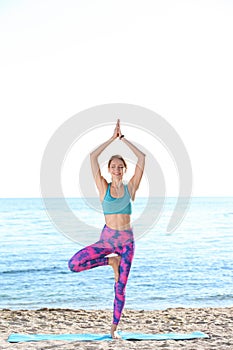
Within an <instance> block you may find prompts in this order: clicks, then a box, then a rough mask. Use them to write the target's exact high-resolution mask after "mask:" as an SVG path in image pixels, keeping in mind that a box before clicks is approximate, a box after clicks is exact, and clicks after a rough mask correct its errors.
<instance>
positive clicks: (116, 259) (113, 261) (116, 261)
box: [108, 255, 121, 283]
mask: <svg viewBox="0 0 233 350" xmlns="http://www.w3.org/2000/svg"><path fill="white" fill-rule="evenodd" d="M120 263H121V256H119V255H118V256H111V257H110V258H108V264H109V265H110V266H112V268H113V271H114V276H115V281H116V283H117V282H118V280H119V267H120Z"/></svg>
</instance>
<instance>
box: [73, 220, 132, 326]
mask: <svg viewBox="0 0 233 350" xmlns="http://www.w3.org/2000/svg"><path fill="white" fill-rule="evenodd" d="M111 253H116V254H118V255H120V256H121V262H120V270H119V271H120V275H119V280H118V282H117V283H115V299H114V311H113V324H116V325H117V324H118V323H119V321H120V317H121V314H122V310H123V307H124V304H125V288H126V283H127V280H128V276H129V272H130V267H131V264H132V260H133V255H134V236H133V231H132V230H131V229H129V230H125V231H120V230H113V229H111V228H109V227H108V226H106V225H105V226H104V228H103V230H102V233H101V236H100V240H99V241H98V242H96V243H94V244H91V245H89V246H87V247H85V248H83V249H81V250H80V251H79V252H77V253H76V254H75V255H74V256H73V257H72V258H71V259H70V260H69V263H68V265H69V269H70V270H71V271H73V272H81V271H85V270H89V269H92V268H93V267H97V266H104V265H108V258H106V257H105V256H106V255H108V254H111Z"/></svg>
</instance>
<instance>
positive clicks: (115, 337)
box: [111, 324, 121, 339]
mask: <svg viewBox="0 0 233 350" xmlns="http://www.w3.org/2000/svg"><path fill="white" fill-rule="evenodd" d="M116 329H117V325H116V324H112V327H111V337H112V338H113V339H121V336H120V335H119V334H118V333H117V331H116Z"/></svg>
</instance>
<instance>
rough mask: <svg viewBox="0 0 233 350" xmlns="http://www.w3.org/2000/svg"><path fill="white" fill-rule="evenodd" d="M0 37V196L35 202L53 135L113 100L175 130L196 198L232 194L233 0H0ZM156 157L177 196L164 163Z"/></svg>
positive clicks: (69, 188)
mask: <svg viewBox="0 0 233 350" xmlns="http://www.w3.org/2000/svg"><path fill="white" fill-rule="evenodd" d="M0 33H1V34H0V49H1V53H0V116H1V128H0V147H1V172H0V179H1V181H0V197H39V196H40V183H39V182H40V179H39V176H40V163H41V158H42V155H43V152H44V149H45V147H46V145H47V143H48V141H49V139H50V137H51V136H52V134H53V133H54V132H55V130H56V129H57V128H58V127H59V126H60V125H61V124H62V123H63V122H65V121H66V120H67V119H69V118H70V117H72V116H73V115H75V114H76V113H78V112H80V111H82V110H84V109H86V108H90V107H93V106H95V105H100V104H105V103H113V102H114V103H117V102H123V103H130V104H136V105H140V106H143V107H146V108H149V109H151V110H153V111H155V112H156V113H158V114H159V115H161V116H162V117H163V118H165V119H166V120H167V121H168V122H169V123H170V124H171V125H172V126H173V127H174V128H175V129H176V131H177V132H178V134H179V135H180V137H181V138H182V140H183V142H184V144H185V146H186V148H187V150H188V152H189V155H190V158H191V161H192V167H193V175H194V188H193V195H194V196H205V195H207V196H208V195H210V196H221V195H222V196H225V195H227V196H228V195H233V186H232V179H233V170H232V160H231V159H232V156H231V152H232V150H233V140H232V139H233V138H232V127H231V124H232V123H231V119H232V116H233V103H232V100H233V64H232V62H233V45H232V41H233V2H232V1H230V0H228V1H227V0H218V1H216V0H209V1H207V0H192V1H191V0H183V1H181V0H178V1H175V0H151V1H149V0H143V1H142V0H141V1H138V0H133V1H132V0H128V1H126V0H118V1H113V0H99V1H96V0H89V1H87V0H82V1H78V0H73V1H72V0H70V1H61V0H40V1H35V0H34V1H33V0H30V1H29V0H25V1H20V0H17V1H13V0H2V1H1V2H0ZM108 136H111V135H107V137H108ZM129 138H130V136H129ZM100 139H101V136H100ZM102 139H103V141H104V140H105V139H106V135H102ZM161 154H162V153H161ZM161 154H160V158H163V157H161ZM155 157H156V155H155ZM158 157H159V155H158ZM71 158H72V157H71ZM165 159H166V160H167V161H165ZM161 162H163V163H164V164H163V165H164V173H166V176H167V178H166V181H167V182H168V194H169V195H173V194H174V193H176V192H177V179H176V176H174V174H175V173H174V170H173V165H172V162H170V160H169V158H168V157H165V156H164V158H163V160H162V159H161ZM169 162H170V163H171V164H170V165H169ZM67 164H69V162H67ZM67 166H68V165H67ZM169 167H171V169H170V170H169V169H168V168H169ZM64 173H66V174H67V179H68V178H69V176H70V177H72V176H74V173H73V168H72V167H70V170H69V171H68V168H67V169H66V170H65V171H64ZM71 173H72V174H71ZM67 181H68V180H67ZM72 186H73V182H71V185H69V186H68V185H67V184H64V187H67V194H69V195H72V194H75V191H73V190H74V189H73V187H72Z"/></svg>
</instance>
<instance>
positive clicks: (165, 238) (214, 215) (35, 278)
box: [0, 197, 233, 310]
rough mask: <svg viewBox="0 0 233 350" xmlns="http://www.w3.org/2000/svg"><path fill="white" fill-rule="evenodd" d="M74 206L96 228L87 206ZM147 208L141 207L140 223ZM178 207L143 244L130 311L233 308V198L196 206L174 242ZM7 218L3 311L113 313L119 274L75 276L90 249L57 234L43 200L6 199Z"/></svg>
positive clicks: (168, 209) (1, 226) (2, 209)
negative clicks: (75, 264)
mask: <svg viewBox="0 0 233 350" xmlns="http://www.w3.org/2000/svg"><path fill="white" fill-rule="evenodd" d="M68 202H69V203H70V205H71V206H73V207H74V209H75V212H76V213H78V212H80V213H81V215H82V220H85V219H86V220H88V219H89V220H90V218H91V217H92V212H90V210H91V209H88V206H86V207H85V210H84V205H83V201H82V200H81V199H79V198H74V199H68ZM143 203H144V199H143V198H138V199H137V200H136V202H135V205H134V208H133V210H134V213H135V215H136V216H137V215H139V212H140V210H141V209H140V208H141V206H143ZM175 203H176V199H175V198H168V199H167V200H166V203H165V206H164V208H163V211H162V213H161V217H160V220H158V222H157V223H155V225H154V226H153V227H151V229H150V230H149V232H147V233H146V234H145V235H144V236H142V237H141V238H140V239H137V240H136V251H135V256H134V261H133V264H132V268H131V272H130V276H129V279H128V284H127V290H126V294H127V296H126V305H125V307H127V308H132V309H145V310H153V309H165V308H168V307H207V306H212V307H225V306H233V198H232V197H226V198H223V197H218V198H213V197H209V198H207V197H199V198H197V197H195V198H192V201H191V205H190V207H189V210H188V212H187V214H186V216H185V218H184V220H183V221H182V223H181V225H180V226H179V227H178V228H177V230H176V231H175V232H173V233H171V234H168V233H166V226H167V223H168V221H169V218H170V216H171V213H172V210H173V208H174V206H175ZM0 215H1V220H0V308H9V309H38V308H43V307H48V308H72V309H111V308H112V304H113V297H114V277H113V271H112V269H111V267H109V266H104V267H99V268H94V269H92V270H88V271H84V272H81V273H72V272H70V271H69V270H68V268H67V262H68V260H69V258H70V257H71V256H72V255H73V254H74V253H75V252H76V251H77V250H79V249H81V248H82V247H81V245H79V244H77V243H75V242H73V241H71V240H70V239H68V238H67V237H66V236H64V235H63V234H62V233H60V232H59V231H57V229H56V228H55V227H54V225H53V224H52V223H51V221H50V220H49V218H48V216H47V214H46V211H45V208H44V206H43V202H42V200H41V199H40V198H36V199H31V198H27V199H18V198H17V199H12V198H9V199H0ZM150 215H153V212H151V213H150ZM97 217H98V220H97V221H98V225H99V226H100V227H101V225H102V226H103V225H104V222H103V217H102V215H100V214H97ZM100 231H101V229H100ZM83 234H85V232H84V233H83Z"/></svg>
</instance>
